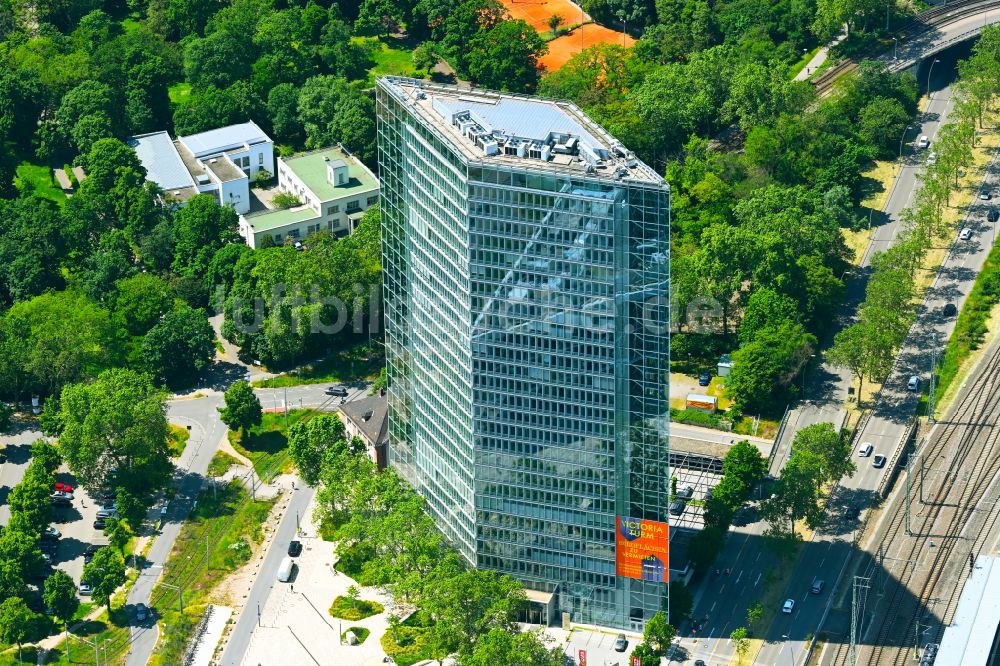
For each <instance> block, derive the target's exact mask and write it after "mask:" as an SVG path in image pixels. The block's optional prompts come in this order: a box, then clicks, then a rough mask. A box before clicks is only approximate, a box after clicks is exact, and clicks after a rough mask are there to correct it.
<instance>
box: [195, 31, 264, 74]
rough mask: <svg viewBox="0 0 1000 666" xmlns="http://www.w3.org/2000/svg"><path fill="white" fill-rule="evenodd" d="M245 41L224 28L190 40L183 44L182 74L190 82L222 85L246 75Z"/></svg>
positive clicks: (247, 63) (246, 53)
mask: <svg viewBox="0 0 1000 666" xmlns="http://www.w3.org/2000/svg"><path fill="white" fill-rule="evenodd" d="M246 46H247V45H246V42H245V41H242V40H240V39H238V38H237V37H236V36H234V35H232V34H230V33H229V32H226V31H218V32H213V33H211V34H209V35H208V36H207V37H204V38H202V39H192V40H190V41H189V42H188V43H187V45H186V46H185V48H184V75H185V78H186V79H187V80H188V81H190V82H191V84H192V85H196V86H201V87H207V86H215V87H217V88H225V87H227V86H229V85H230V84H232V83H234V82H236V81H238V80H240V79H247V78H249V77H250V64H251V63H250V57H252V56H251V53H249V52H248V50H247V48H246Z"/></svg>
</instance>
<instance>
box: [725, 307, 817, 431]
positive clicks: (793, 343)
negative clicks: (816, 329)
mask: <svg viewBox="0 0 1000 666" xmlns="http://www.w3.org/2000/svg"><path fill="white" fill-rule="evenodd" d="M815 348H816V337H815V336H814V335H812V334H811V333H807V332H806V330H805V329H804V328H803V327H802V325H801V324H795V323H792V322H783V323H781V324H780V325H779V326H776V327H768V328H766V329H763V330H761V331H759V332H758V333H757V336H756V337H755V338H754V339H753V340H752V341H751V342H750V343H748V344H745V345H742V346H741V347H740V348H739V349H737V350H736V351H735V352H734V353H733V355H732V356H733V369H732V371H731V372H730V374H729V377H727V378H726V379H727V381H726V392H727V394H728V395H729V397H730V398H732V400H733V402H734V403H735V404H736V406H737V407H738V408H739V409H741V410H742V411H744V412H746V411H748V410H761V411H765V410H766V411H775V410H776V409H777V408H778V407H779V406H780V401H781V400H782V399H783V398H784V397H786V395H787V394H788V393H789V392H790V391H791V386H792V382H793V381H794V380H795V378H796V377H797V376H798V373H799V372H800V371H801V370H802V368H803V366H804V365H805V364H806V363H807V362H808V361H809V358H810V357H811V355H812V351H813V350H814V349H815Z"/></svg>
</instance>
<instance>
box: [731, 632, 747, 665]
mask: <svg viewBox="0 0 1000 666" xmlns="http://www.w3.org/2000/svg"><path fill="white" fill-rule="evenodd" d="M729 640H731V641H732V642H733V648H734V649H735V650H736V660H737V663H739V664H742V663H743V660H744V659H746V657H747V654H748V653H749V652H750V639H749V638H747V629H746V627H740V628H739V629H734V630H733V632H732V633H731V634H729Z"/></svg>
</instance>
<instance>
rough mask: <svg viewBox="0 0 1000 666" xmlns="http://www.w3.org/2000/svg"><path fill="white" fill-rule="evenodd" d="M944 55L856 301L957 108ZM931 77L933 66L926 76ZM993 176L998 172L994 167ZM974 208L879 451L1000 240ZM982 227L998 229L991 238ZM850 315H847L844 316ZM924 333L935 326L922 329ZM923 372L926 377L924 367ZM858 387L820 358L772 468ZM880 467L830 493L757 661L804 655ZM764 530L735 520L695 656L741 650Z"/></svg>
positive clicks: (922, 316) (878, 422) (711, 586)
mask: <svg viewBox="0 0 1000 666" xmlns="http://www.w3.org/2000/svg"><path fill="white" fill-rule="evenodd" d="M941 58H942V62H939V63H937V64H936V65H935V69H934V70H931V75H932V79H931V81H932V91H933V94H932V97H931V99H930V100H929V103H928V105H927V107H926V109H925V111H924V113H923V114H922V115H921V118H920V119H919V123H918V124H917V125H916V126H913V127H912V129H910V130H908V131H907V133H906V134H905V136H904V137H902V139H903V152H904V158H905V159H904V162H903V164H902V165H901V166H900V172H899V175H898V177H897V179H896V180H895V182H894V185H893V188H892V191H891V192H890V194H889V197H888V199H887V202H886V206H885V209H884V211H883V212H884V214H883V215H881V216H873V218H872V223H873V224H877V225H878V227H877V229H876V231H875V233H874V234H873V235H872V239H871V245H870V247H869V248H868V250H867V251H866V253H865V255H864V256H863V257H862V261H861V266H862V270H861V271H859V273H860V274H861V278H862V279H860V280H855V281H854V284H853V288H852V294H851V295H849V297H848V300H849V301H851V300H852V298H853V301H854V304H856V303H858V302H860V300H861V299H862V298H863V295H864V284H865V279H864V278H865V277H866V271H864V269H865V268H867V267H869V266H870V264H871V258H872V256H874V254H875V253H876V252H879V251H884V250H885V249H887V248H888V247H890V246H891V244H892V243H893V242H894V241H895V239H896V237H897V235H898V234H899V232H900V230H901V225H900V214H901V213H902V211H903V210H904V209H905V208H906V207H907V206H909V205H910V204H911V203H912V201H913V197H914V195H915V193H916V191H917V188H918V186H919V181H918V176H919V173H920V170H921V168H922V165H923V163H924V159H925V157H926V155H925V153H926V152H927V151H918V150H916V148H915V142H916V140H917V138H918V137H919V136H922V135H926V136H928V137H929V138H930V139H931V148H930V149H931V150H933V146H934V137H935V136H936V134H937V131H938V128H939V127H940V125H942V124H943V123H945V122H946V120H947V117H948V114H949V113H950V111H951V108H952V99H951V90H950V87H948V84H949V81H950V79H951V78H952V77H953V75H954V68H953V66H952V63H950V62H946V60H947V58H946V56H941ZM926 75H927V74H926V73H925V74H924V76H926ZM991 177H993V178H995V174H992V175H991ZM998 205H1000V202H998ZM970 210H971V212H972V214H973V218H974V220H979V222H978V223H974V224H973V225H971V226H972V227H973V228H974V229H975V231H976V236H975V237H974V239H973V242H971V243H969V244H966V245H962V246H959V247H958V248H957V251H955V252H953V254H952V255H950V256H949V257H948V259H947V260H946V262H945V264H944V267H943V268H942V270H941V271H940V275H941V277H940V278H939V280H938V281H937V282H936V283H935V284H934V285H932V288H931V289H930V290H929V291H928V294H927V300H926V304H925V307H924V308H922V309H921V311H920V313H919V314H918V318H917V323H916V325H915V326H914V329H913V332H914V333H917V335H911V337H910V339H908V340H907V343H906V344H905V345H904V348H903V350H902V351H901V352H900V361H899V364H898V367H897V370H896V371H894V373H893V375H892V377H891V378H890V380H889V381H888V382H887V384H886V390H885V394H884V396H883V398H882V400H881V401H880V403H879V409H878V410H876V414H875V415H874V416H873V417H872V419H871V420H870V421H869V426H868V427H867V428H866V429H865V431H864V432H865V434H864V436H863V438H864V439H866V440H867V439H869V437H871V438H872V439H873V440H878V441H876V442H873V443H875V448H876V452H883V451H881V450H880V443H879V442H881V441H882V440H889V439H891V438H892V437H893V436H894V433H897V432H898V433H899V435H896V436H897V439H898V437H899V436H901V434H902V429H903V428H904V427H905V423H906V419H905V418H904V417H905V415H906V414H909V415H911V416H912V414H913V411H914V409H915V407H916V404H917V400H918V396H917V395H916V394H914V393H911V392H907V391H906V390H905V382H906V378H908V377H909V374H910V373H909V368H910V367H911V366H916V365H918V364H919V363H920V359H921V358H926V359H927V361H926V362H924V364H923V366H921V367H924V368H926V367H929V364H930V352H929V350H930V349H931V346H929V345H928V338H930V339H932V340H934V341H936V343H937V344H943V341H945V340H947V335H948V334H950V331H951V328H952V327H953V326H954V321H953V320H949V321H944V320H943V318H942V317H941V316H940V312H941V306H942V305H943V303H944V302H953V303H956V304H957V305H961V303H962V302H964V298H965V294H967V293H968V290H969V289H971V286H972V284H973V282H974V279H975V275H976V274H977V273H978V268H979V267H980V266H981V263H982V260H983V259H984V258H985V254H986V252H987V249H988V246H989V244H990V242H991V240H992V228H989V229H987V228H986V222H985V207H984V206H981V205H979V204H978V202H977V203H976V204H974V205H973V207H972V208H971V209H970ZM989 226H990V227H992V225H989ZM984 233H989V234H990V235H989V236H988V237H987V238H988V240H986V241H985V242H984V238H983V234H984ZM849 321H850V319H849V318H848V319H847V320H845V322H844V324H847V323H849ZM921 331H927V332H928V333H920V332H921ZM924 376H925V377H926V372H925V373H924ZM850 385H851V378H850V376H849V375H848V374H847V373H846V372H843V371H841V370H839V369H836V368H830V367H826V366H819V367H818V368H814V369H812V370H810V371H809V374H808V375H807V376H806V386H807V391H806V392H807V395H809V397H810V398H812V400H811V401H810V402H809V403H807V404H803V405H802V406H800V407H799V408H798V409H796V410H794V411H793V412H792V413H790V415H789V424H788V425H786V429H785V432H784V433H783V436H782V441H781V442H779V450H778V451H777V452H776V455H775V465H774V466H773V468H772V470H771V471H772V473H776V472H777V471H778V470H779V469H780V467H781V466H782V465H783V464H784V461H785V460H786V459H787V450H786V449H787V448H788V446H789V444H790V442H791V440H792V438H793V437H794V433H795V432H796V431H797V430H798V429H800V428H801V427H804V426H806V425H810V424H812V423H818V422H823V421H831V422H833V421H835V420H836V419H837V416H838V415H839V414H840V413H842V412H841V410H842V404H843V401H844V400H845V399H846V398H847V394H848V390H847V389H848V387H849V386H850ZM782 447H783V448H782ZM881 473H882V471H880V470H875V469H874V468H872V466H871V464H870V462H869V461H868V460H863V461H862V463H861V464H860V465H859V471H858V473H857V474H856V475H855V477H854V478H853V479H849V480H847V482H846V483H844V484H843V487H842V488H838V490H837V491H836V492H835V493H834V494H833V495H832V496H831V499H830V506H831V511H830V516H829V519H828V521H827V524H826V525H824V526H823V527H821V528H820V529H819V530H818V531H817V534H816V536H815V537H814V540H813V542H811V543H809V544H807V545H806V548H808V553H807V555H806V556H803V557H802V558H801V559H800V560H799V565H798V569H797V570H796V571H795V572H794V573H793V574H792V576H790V577H788V578H787V580H789V581H790V582H789V583H788V584H787V586H786V588H785V589H784V590H783V594H782V597H781V598H782V599H784V598H791V599H795V600H796V607H795V611H794V612H793V613H791V614H790V615H784V614H781V613H780V612H779V613H778V616H777V619H776V620H775V621H774V622H773V623H772V625H771V627H770V629H769V630H768V633H767V635H766V636H765V641H766V642H765V644H764V646H763V648H762V649H761V651H760V652H759V653H758V655H757V658H756V660H755V663H758V664H767V665H773V664H799V663H801V662H802V660H803V656H804V648H805V646H806V643H805V638H806V637H807V636H809V635H812V634H814V633H815V632H816V631H817V629H818V627H819V626H820V625H821V623H822V622H823V620H824V619H825V618H826V617H827V613H828V608H829V605H830V603H829V602H830V597H829V595H830V594H831V593H832V588H833V586H834V583H835V582H836V580H837V578H839V575H840V572H841V571H842V570H843V568H844V566H846V563H847V560H848V558H849V557H850V554H851V552H852V546H851V542H852V541H853V536H854V530H855V529H856V528H857V527H858V523H857V521H856V520H849V519H847V518H846V517H845V516H844V513H845V511H846V510H847V508H848V507H850V506H853V505H855V504H858V503H864V502H867V501H870V500H871V499H872V492H871V491H872V489H874V488H875V487H876V485H877V484H878V481H879V478H880V474H881ZM764 529H765V525H763V524H762V523H756V524H751V525H749V526H747V527H745V528H735V531H734V532H733V533H731V534H730V538H729V539H728V541H727V544H726V548H725V550H724V552H723V554H722V555H721V556H720V559H719V565H718V566H719V567H720V568H721V569H727V568H728V569H730V570H731V573H730V574H729V576H725V575H722V576H719V577H715V576H714V575H712V574H710V575H709V576H708V577H707V580H706V581H705V582H704V584H703V585H702V586H701V587H700V588H699V589H698V590H697V592H696V594H695V608H694V611H693V613H692V617H693V618H695V619H696V620H704V623H703V625H702V626H701V631H700V632H698V635H697V636H692V627H690V626H689V627H687V628H686V631H684V632H683V635H684V636H685V637H684V638H683V639H682V641H681V645H682V647H684V648H685V652H686V653H687V654H688V655H689V656H690V658H691V659H704V660H705V661H706V663H708V664H716V663H728V662H729V661H730V660H731V659H732V658H733V657H734V650H733V648H732V645H731V643H730V641H729V638H728V637H729V634H730V633H731V632H732V631H733V629H736V628H738V627H741V626H746V625H747V622H746V610H747V608H748V607H749V606H751V605H752V604H753V603H754V602H755V601H757V600H759V599H760V598H761V597H762V596H763V590H762V588H761V585H762V584H763V582H764V581H765V580H766V577H767V572H768V570H772V571H773V570H778V569H779V568H780V566H781V564H780V561H778V560H777V559H776V558H775V556H774V555H773V554H772V553H771V552H769V551H767V550H766V549H764V548H763V542H762V540H761V538H760V535H761V533H762V532H763V531H764ZM817 576H822V577H823V579H824V580H825V581H826V589H825V590H824V592H823V594H821V595H812V594H810V593H809V587H810V585H811V582H812V580H813V579H814V578H815V577H817ZM771 610H778V609H771Z"/></svg>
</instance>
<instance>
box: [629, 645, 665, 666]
mask: <svg viewBox="0 0 1000 666" xmlns="http://www.w3.org/2000/svg"><path fill="white" fill-rule="evenodd" d="M636 657H638V658H639V666H659V664H660V655H659V654H657V652H656V650H654V649H653V647H652V646H651V645H650V644H649V643H648V642H645V641H643V642H642V643H639V644H638V645H636V646H635V649H634V650H632V659H635V658H636ZM629 663H630V664H631V663H632V661H631V660H630V661H629Z"/></svg>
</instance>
